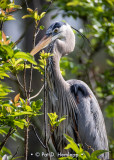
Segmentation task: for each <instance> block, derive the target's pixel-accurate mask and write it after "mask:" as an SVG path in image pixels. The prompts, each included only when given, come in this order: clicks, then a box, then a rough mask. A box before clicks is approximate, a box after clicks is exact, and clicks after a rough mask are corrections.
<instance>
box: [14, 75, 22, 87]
mask: <svg viewBox="0 0 114 160" xmlns="http://www.w3.org/2000/svg"><path fill="white" fill-rule="evenodd" d="M16 78H17V82H18V83H19V85H20V86H21V87H22V88H23V89H24V86H23V85H22V84H21V82H20V80H19V77H18V75H17V74H16Z"/></svg>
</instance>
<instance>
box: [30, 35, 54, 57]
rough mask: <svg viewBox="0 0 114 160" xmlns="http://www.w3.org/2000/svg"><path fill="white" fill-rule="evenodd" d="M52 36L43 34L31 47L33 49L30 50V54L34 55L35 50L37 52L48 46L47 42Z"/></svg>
mask: <svg viewBox="0 0 114 160" xmlns="http://www.w3.org/2000/svg"><path fill="white" fill-rule="evenodd" d="M51 39H52V36H44V37H43V38H42V39H41V41H40V42H39V43H38V44H37V45H36V46H35V47H34V48H33V50H32V51H31V52H30V54H31V55H32V56H34V55H35V54H36V53H37V52H39V51H40V50H41V49H43V48H45V47H46V46H48V44H49V43H50V42H51Z"/></svg>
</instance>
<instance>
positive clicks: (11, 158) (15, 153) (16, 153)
mask: <svg viewBox="0 0 114 160" xmlns="http://www.w3.org/2000/svg"><path fill="white" fill-rule="evenodd" d="M18 150H19V146H18V147H17V150H16V152H15V154H14V155H13V156H12V158H11V159H10V160H12V159H13V158H14V157H15V156H16V154H17V153H18Z"/></svg>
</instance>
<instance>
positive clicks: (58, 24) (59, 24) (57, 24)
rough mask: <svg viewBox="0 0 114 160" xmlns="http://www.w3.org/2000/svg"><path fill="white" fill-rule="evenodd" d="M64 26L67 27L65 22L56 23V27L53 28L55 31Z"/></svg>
mask: <svg viewBox="0 0 114 160" xmlns="http://www.w3.org/2000/svg"><path fill="white" fill-rule="evenodd" d="M62 25H65V23H63V22H56V23H55V24H54V26H53V30H54V29H55V28H60V27H61V26H62Z"/></svg>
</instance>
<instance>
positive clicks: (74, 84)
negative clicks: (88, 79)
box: [67, 79, 91, 97]
mask: <svg viewBox="0 0 114 160" xmlns="http://www.w3.org/2000/svg"><path fill="white" fill-rule="evenodd" d="M67 83H68V84H69V85H70V90H71V93H73V94H74V95H78V93H79V92H81V93H82V95H83V96H84V97H88V96H90V95H91V90H90V88H89V87H88V85H87V84H86V83H85V82H83V81H81V80H75V79H72V80H68V81H67Z"/></svg>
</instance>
